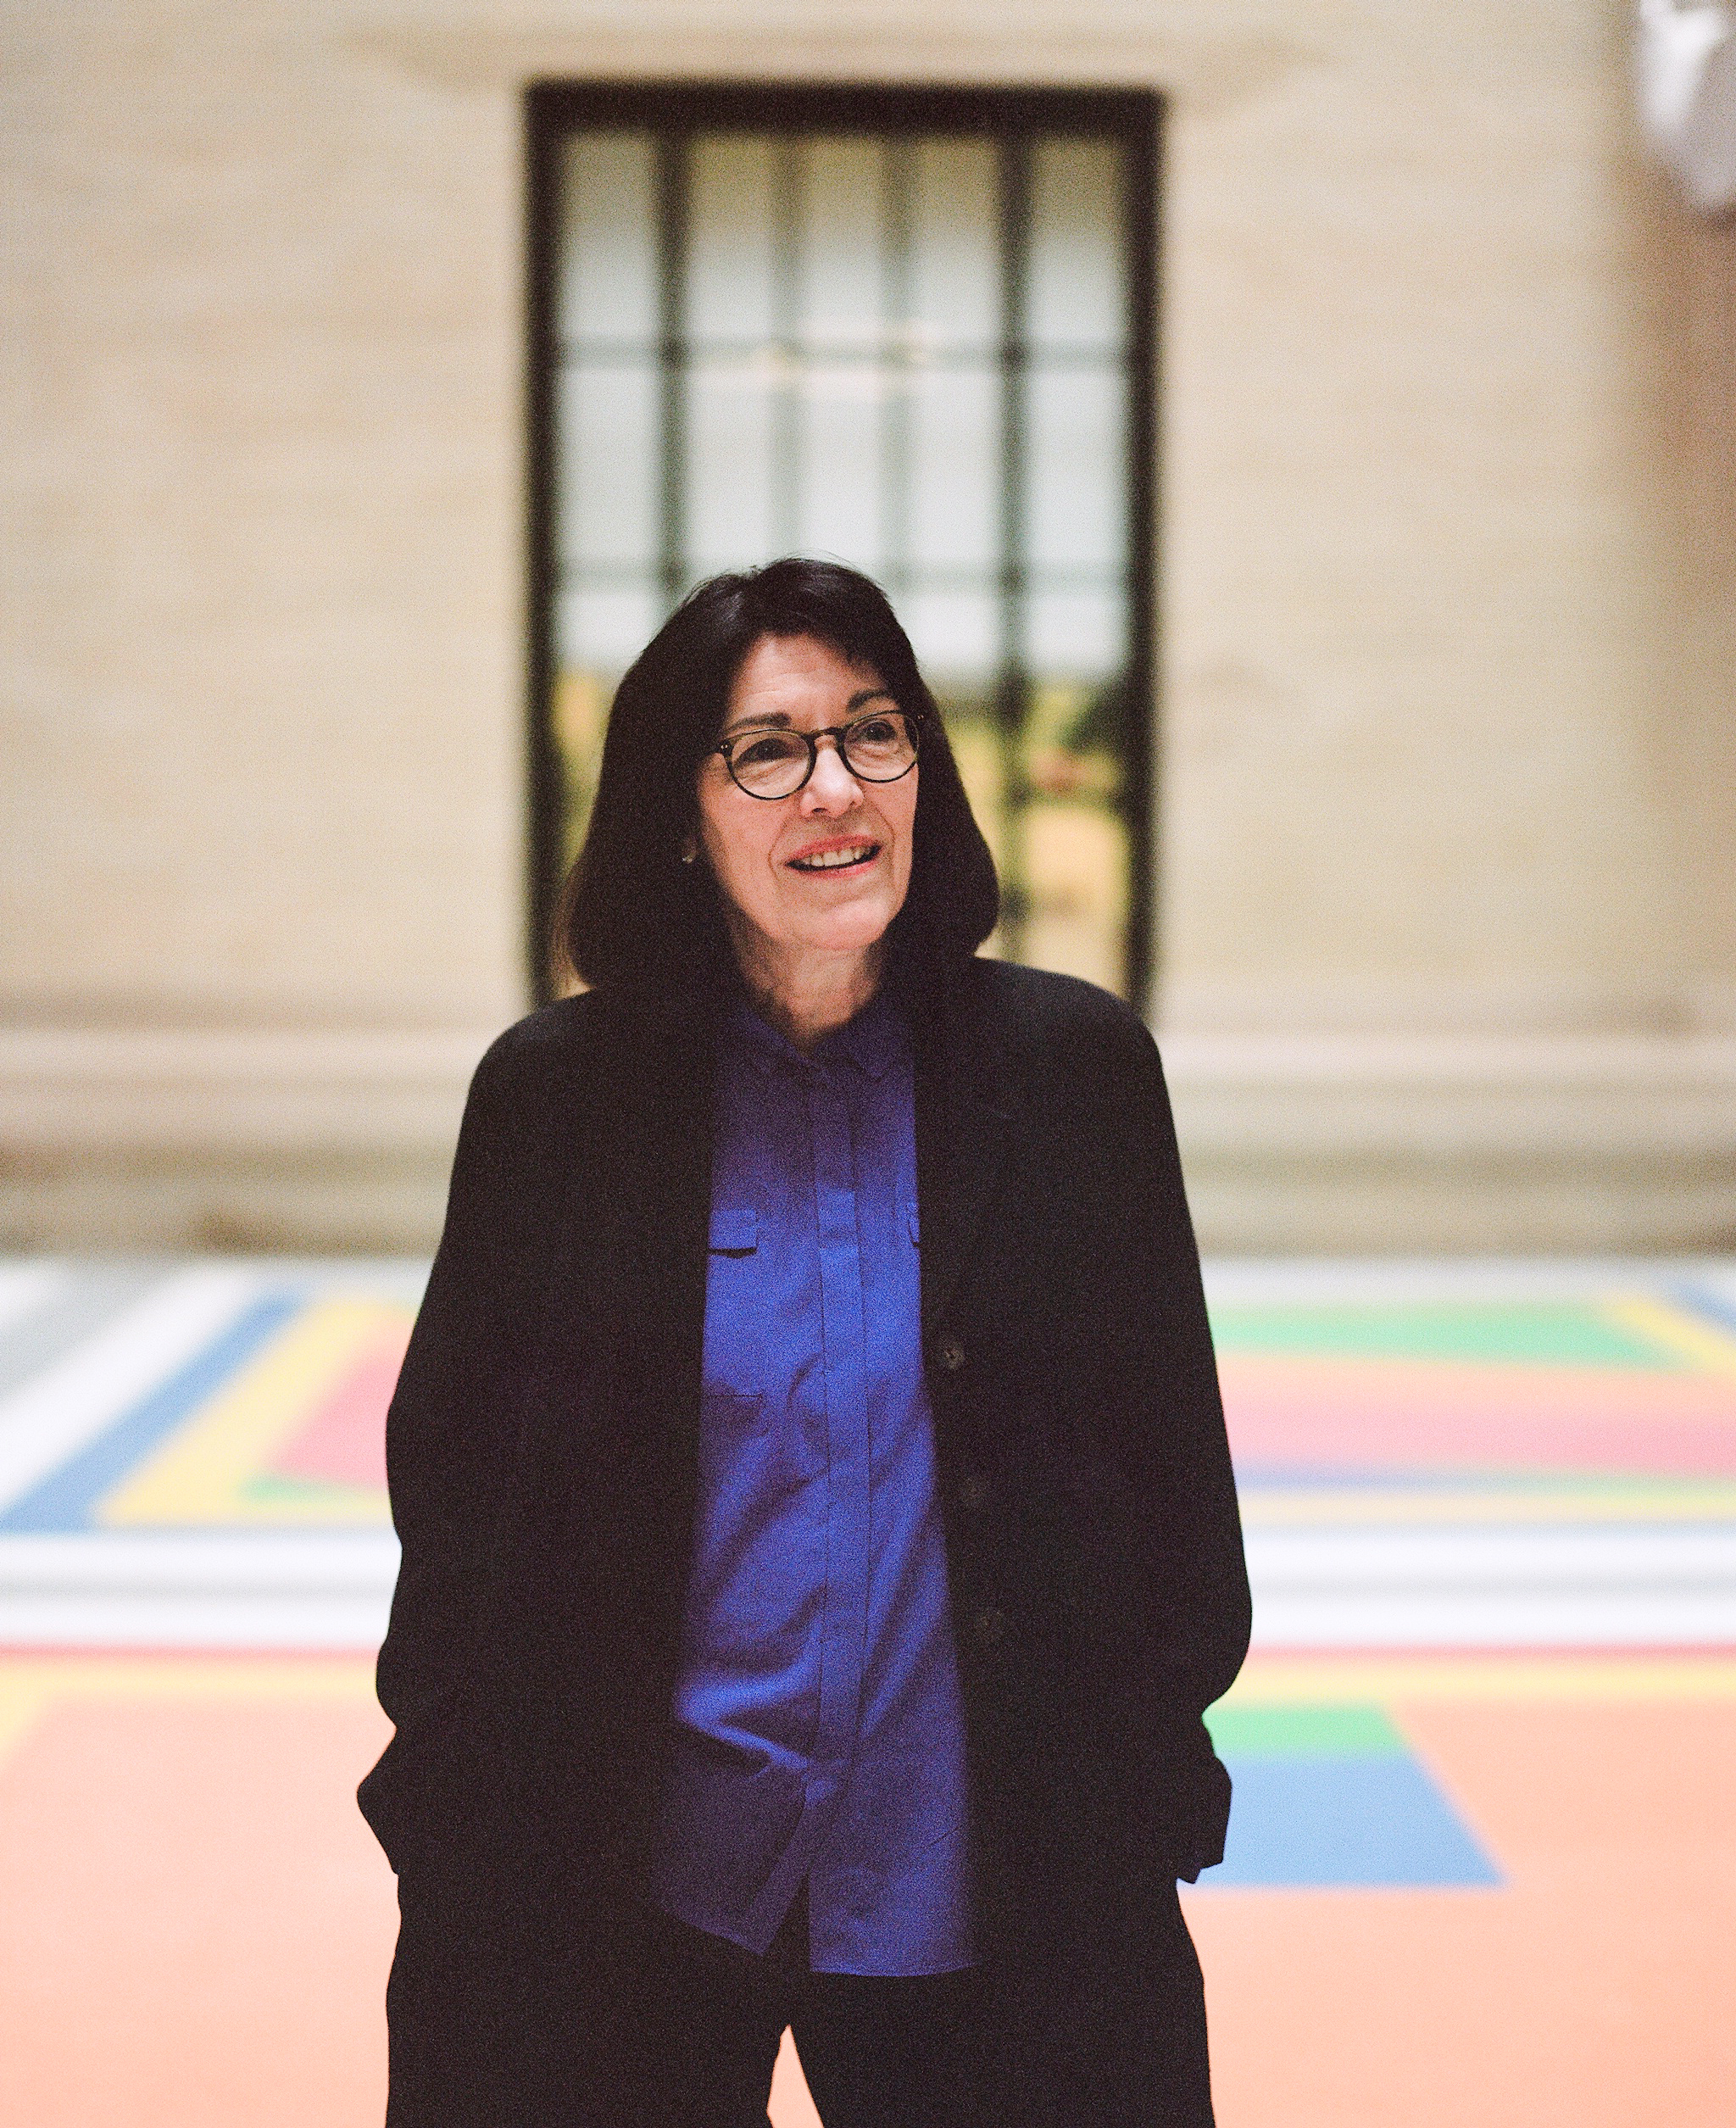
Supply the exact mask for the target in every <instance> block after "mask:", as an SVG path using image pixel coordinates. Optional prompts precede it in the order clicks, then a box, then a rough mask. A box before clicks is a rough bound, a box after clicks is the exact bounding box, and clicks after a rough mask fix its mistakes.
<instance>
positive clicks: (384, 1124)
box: [0, 1028, 1736, 1255]
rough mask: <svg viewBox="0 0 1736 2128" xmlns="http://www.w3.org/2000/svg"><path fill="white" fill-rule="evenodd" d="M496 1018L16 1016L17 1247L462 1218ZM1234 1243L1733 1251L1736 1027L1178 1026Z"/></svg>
mask: <svg viewBox="0 0 1736 2128" xmlns="http://www.w3.org/2000/svg"><path fill="white" fill-rule="evenodd" d="M490 1032H491V1030H487V1029H465V1028H448V1029H437V1030H432V1031H426V1030H425V1031H416V1030H407V1031H380V1030H357V1031H348V1032H346V1031H342V1030H333V1031H319V1032H311V1031H310V1032H303V1031H298V1030H282V1031H269V1030H267V1031H260V1030H245V1031H239V1030H234V1029H211V1028H186V1029H151V1030H145V1031H102V1030H92V1029H85V1028H29V1029H11V1030H0V1247H3V1248H5V1249H8V1250H32V1249H50V1250H103V1249H125V1250H140V1249H145V1250H151V1251H158V1250H162V1251H176V1250H181V1249H187V1248H199V1249H210V1248H220V1249H242V1250H259V1249H264V1250H284V1251H297V1250H304V1249H313V1250H334V1251H348V1250H364V1251H403V1252H405V1253H409V1254H423V1253H426V1251H428V1250H430V1249H431V1247H432V1246H433V1245H434V1242H435V1240H436V1239H437V1236H438V1233H439V1227H440V1220H441V1216H442V1208H443V1205H444V1200H445V1189H446V1176H447V1169H448V1164H449V1162H450V1160H451V1156H452V1145H453V1139H454V1138H455V1136H456V1134H457V1129H458V1122H459V1115H460V1112H461V1111H462V1108H463V1105H464V1095H465V1086H466V1083H468V1079H469V1076H470V1071H471V1069H472V1068H473V1067H474V1065H475V1063H476V1059H477V1058H478V1057H479V1056H481V1052H482V1050H483V1049H484V1047H485V1046H486V1045H487V1040H488V1037H489V1033H490ZM1163 1050H1164V1056H1165V1061H1166V1067H1167V1070H1168V1072H1169V1077H1170V1084H1171V1094H1172V1096H1173V1099H1174V1102H1175V1109H1176V1119H1177V1129H1178V1131H1179V1133H1180V1136H1181V1140H1182V1157H1183V1161H1184V1164H1185V1166H1186V1168H1187V1173H1188V1188H1189V1192H1190V1195H1191V1197H1192V1200H1193V1204H1194V1217H1195V1223H1196V1224H1197V1226H1198V1228H1199V1237H1200V1240H1201V1243H1202V1245H1204V1246H1205V1248H1206V1249H1208V1250H1209V1251H1212V1252H1214V1253H1223V1254H1235V1255H1246V1254H1255V1255H1276V1254H1304V1255H1313V1254H1342V1253H1354V1254H1376V1255H1378V1254H1394V1255H1415V1254H1417V1253H1425V1252H1432V1251H1453V1252H1466V1253H1481V1252H1496V1253H1503V1254H1506V1253H1513V1252H1525V1251H1538V1252H1543V1253H1556V1252H1568V1253H1583V1252H1586V1251H1624V1250H1632V1251H1708V1250H1710V1251H1722V1250H1726V1249H1729V1248H1731V1247H1733V1246H1736V1039H1728V1038H1723V1037H1704V1036H1702V1037H1679V1038H1677V1037H1669V1036H1656V1037H1651V1036H1644V1037H1642V1036H1619V1037H1617V1036H1609V1037H1602V1036H1571V1037H1570V1036H1550V1037H1539V1038H1534V1039H1533V1038H1524V1037H1518V1036H1511V1037H1510V1036H1499V1037H1497V1036H1487V1037H1477V1038H1465V1039H1459V1038H1449V1037H1435V1036H1409V1035H1407V1036H1397V1035H1390V1036H1383V1035H1365V1034H1356V1035H1335V1036H1328V1035H1306V1036H1303V1035H1295V1036H1290V1035H1276V1034H1247V1035H1240V1034H1238V1035H1205V1034H1198V1033H1186V1032H1180V1031H1178V1032H1175V1033H1171V1034H1169V1035H1168V1036H1166V1038H1165V1039H1164V1040H1163Z"/></svg>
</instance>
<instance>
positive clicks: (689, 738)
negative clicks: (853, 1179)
mask: <svg viewBox="0 0 1736 2128" xmlns="http://www.w3.org/2000/svg"><path fill="white" fill-rule="evenodd" d="M765 636H786V637H787V636H812V637H815V638H817V639H818V640H819V641H820V642H821V643H826V644H827V645H828V646H829V647H830V648H831V649H833V650H836V651H837V654H838V655H839V656H840V657H842V658H845V659H847V660H849V662H850V663H851V664H853V665H861V666H867V667H869V668H870V669H871V671H874V672H875V673H876V674H878V676H879V677H880V679H881V681H882V683H883V684H884V685H885V687H886V688H887V689H888V690H889V692H890V693H891V694H892V697H893V700H894V701H895V702H896V703H897V704H898V705H899V708H900V709H901V710H906V711H908V712H910V714H911V715H913V716H917V717H920V718H921V721H922V722H921V767H920V769H919V771H918V776H917V785H916V822H915V840H914V846H913V849H912V852H911V861H910V891H909V893H908V894H907V895H906V897H905V900H904V907H903V909H902V910H900V911H899V915H898V916H897V917H896V919H895V920H894V922H893V927H892V930H891V933H890V934H889V942H890V944H891V946H892V949H893V956H894V964H895V966H897V967H899V968H900V969H901V970H902V971H903V972H904V974H905V975H907V976H917V977H919V978H933V977H937V976H939V975H941V974H942V973H943V969H944V966H945V964H946V963H948V962H949V961H954V960H956V959H958V958H960V957H964V956H968V955H971V954H972V953H974V952H975V951H976V950H977V947H978V946H979V945H981V944H982V941H983V940H984V939H986V938H987V937H988V934H989V933H990V932H991V931H992V930H993V928H994V926H995V922H996V919H997V917H998V916H999V905H1000V891H999V883H998V882H997V880H996V878H995V871H994V860H993V857H992V856H991V855H989V851H988V844H987V843H986V842H984V840H983V838H982V830H981V829H980V828H979V827H977V822H976V818H975V816H973V814H972V813H971V802H970V800H969V799H968V798H966V796H965V787H964V784H963V783H962V782H961V781H960V777H959V771H958V766H957V763H956V762H955V761H954V759H953V752H952V749H951V747H950V746H949V744H947V737H946V731H945V728H944V727H943V724H942V722H941V720H940V714H939V711H938V709H937V708H936V706H935V701H934V697H933V695H932V694H931V693H930V692H929V689H928V686H927V683H926V681H925V680H924V679H923V677H922V675H921V672H920V671H918V670H917V667H916V657H915V652H914V651H913V650H912V649H911V648H910V638H909V637H908V636H907V635H906V634H905V633H904V629H903V628H902V627H900V626H899V620H898V616H896V615H895V614H894V613H893V610H892V607H891V605H890V604H888V603H887V597H886V594H885V593H884V592H882V590H881V588H880V587H879V586H878V584H876V583H874V582H871V580H870V579H869V578H868V577H865V576H863V575H862V574H861V573H860V571H858V570H854V569H847V568H845V567H844V566H843V565H842V564H841V563H838V562H832V561H810V560H804V559H801V558H792V559H789V560H783V561H774V562H771V563H769V564H768V565H766V566H765V568H763V569H752V570H745V571H742V572H740V573H739V574H737V575H731V576H723V577H712V578H711V579H710V581H709V582H706V583H703V584H701V585H699V586H698V588H697V589H696V590H694V591H693V592H691V593H689V594H688V596H687V598H686V599H683V600H682V604H680V605H679V606H678V607H676V610H675V611H674V612H673V613H672V614H671V615H670V617H669V619H668V620H667V621H665V622H664V624H663V626H662V627H660V628H659V630H658V632H657V633H656V634H655V635H654V637H653V638H652V639H651V641H650V642H649V643H648V644H647V645H646V647H645V649H644V650H643V652H642V654H641V655H640V656H639V657H638V658H637V660H636V661H635V662H634V664H633V666H632V668H631V669H630V670H629V671H628V672H627V674H626V677H624V678H623V680H622V681H621V683H620V687H619V688H617V689H616V690H615V704H614V706H613V708H612V709H611V710H610V711H609V729H608V733H607V735H606V736H605V738H604V744H603V766H602V771H601V773H600V775H599V777H598V783H597V797H596V802H595V803H594V805H593V807H592V809H591V820H590V826H589V827H588V829H587V833H586V836H585V842H584V847H583V848H582V849H581V850H580V852H579V855H578V857H577V860H576V861H575V863H574V865H573V867H572V870H571V872H570V873H569V875H568V877H567V881H566V885H565V890H564V892H563V893H562V895H561V898H560V903H559V911H558V913H557V917H556V924H555V937H554V955H555V969H556V975H557V978H562V977H565V976H566V975H568V974H571V975H576V977H577V978H579V979H580V981H581V982H583V983H589V984H590V985H591V986H592V987H593V988H594V989H639V990H643V989H649V990H652V991H656V992H662V993H664V994H675V993H680V992H686V991H690V990H691V989H693V987H694V986H696V985H702V986H703V985H705V984H707V983H717V982H720V981H721V982H727V981H729V980H730V979H732V976H733V971H734V960H733V955H732V951H731V949H730V945H729V942H728V934H727V933H726V930H725V928H724V925H723V922H722V914H721V909H720V906H719V902H718V890H717V888H716V885H715V882H714V880H713V878H712V877H711V870H710V867H709V866H708V865H707V864H706V863H705V862H704V860H703V857H702V859H701V860H700V861H699V862H698V863H695V864H691V865H687V864H683V863H682V848H683V846H684V844H686V842H687V837H688V836H689V834H690V833H693V831H694V829H695V827H696V825H697V817H698V811H697V802H696V798H695V788H694V787H695V782H696V779H697V776H698V768H699V765H700V763H701V762H702V761H703V760H704V757H705V755H706V753H707V752H708V750H709V749H710V748H712V747H713V746H715V744H717V737H718V734H719V733H720V732H721V730H722V728H723V722H724V716H725V714H726V710H727V709H728V706H729V699H730V694H731V691H732V688H734V685H735V680H736V675H737V672H739V671H740V670H741V667H742V663H743V660H744V659H745V658H746V656H747V655H748V651H749V650H751V649H753V647H754V644H755V643H758V642H760V640H761V638H764V637H765Z"/></svg>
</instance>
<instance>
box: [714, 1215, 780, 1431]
mask: <svg viewBox="0 0 1736 2128" xmlns="http://www.w3.org/2000/svg"><path fill="white" fill-rule="evenodd" d="M709 1251H710V1253H709V1256H708V1258H707V1261H706V1274H705V1377H704V1379H705V1394H706V1397H707V1399H708V1401H709V1399H711V1398H713V1397H716V1396H728V1397H734V1398H738V1399H739V1398H744V1397H749V1396H751V1397H753V1398H754V1400H755V1401H756V1402H757V1401H758V1400H759V1398H760V1395H761V1394H762V1393H763V1391H764V1390H765V1381H764V1379H762V1378H763V1375H764V1373H765V1341H764V1331H765V1322H764V1315H765V1305H766V1301H767V1298H768V1296H767V1294H766V1291H765V1283H766V1273H767V1271H768V1268H769V1258H768V1256H767V1255H766V1253H765V1251H762V1250H761V1248H760V1213H759V1211H758V1208H757V1207H756V1206H752V1205H719V1206H714V1207H713V1210H712V1213H711V1230H710V1239H709Z"/></svg>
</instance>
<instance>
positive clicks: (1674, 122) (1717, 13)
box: [1639, 0, 1736, 214]
mask: <svg viewBox="0 0 1736 2128" xmlns="http://www.w3.org/2000/svg"><path fill="white" fill-rule="evenodd" d="M1639 115H1640V122H1641V124H1642V125H1643V126H1644V130H1645V135H1646V138H1647V139H1648V141H1650V143H1651V147H1652V150H1653V152H1654V153H1655V154H1656V156H1657V158H1658V159H1659V160H1660V161H1661V163H1663V164H1665V165H1666V168H1667V169H1669V170H1671V171H1672V172H1673V174H1674V175H1675V177H1676V179H1677V181H1678V183H1679V184H1680V185H1681V187H1682V189H1683V192H1685V193H1686V194H1687V196H1688V198H1689V201H1690V203H1692V204H1693V205H1694V207H1696V208H1698V209H1699V210H1700V213H1701V214H1726V213H1728V212H1729V211H1730V209H1733V208H1736V8H1730V7H1728V6H1723V5H1719V4H1710V5H1709V4H1704V3H1703V0H1685V3H1683V4H1678V0H1639Z"/></svg>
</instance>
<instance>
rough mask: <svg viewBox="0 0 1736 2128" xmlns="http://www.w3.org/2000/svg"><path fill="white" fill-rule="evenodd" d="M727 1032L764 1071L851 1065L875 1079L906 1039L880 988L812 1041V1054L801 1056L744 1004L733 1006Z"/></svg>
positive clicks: (890, 1064) (902, 1048) (881, 1075)
mask: <svg viewBox="0 0 1736 2128" xmlns="http://www.w3.org/2000/svg"><path fill="white" fill-rule="evenodd" d="M730 1033H731V1035H732V1038H733V1039H735V1040H736V1041H737V1042H738V1043H739V1044H740V1045H742V1047H743V1050H745V1051H746V1054H747V1056H748V1061H749V1062H750V1063H752V1064H754V1065H755V1066H756V1067H758V1068H759V1069H760V1071H763V1072H769V1071H771V1070H773V1069H774V1068H776V1067H778V1066H782V1067H784V1068H785V1069H786V1070H787V1069H790V1068H792V1067H793V1068H794V1069H796V1070H798V1071H812V1070H813V1069H815V1067H818V1066H823V1065H831V1066H837V1065H838V1064H854V1066H855V1067H856V1069H857V1070H858V1071H860V1072H864V1073H865V1074H866V1076H867V1077H868V1078H876V1079H877V1078H884V1077H885V1076H886V1074H887V1072H889V1071H890V1070H891V1069H892V1068H893V1065H895V1064H896V1063H897V1062H898V1061H899V1058H900V1056H903V1055H904V1051H905V1049H906V1047H907V1044H908V1036H907V1035H906V1033H905V1029H904V1021H903V1019H902V1018H901V1017H900V1016H899V1011H898V1008H897V1007H896V1006H894V1005H893V1004H892V1003H891V1002H890V1000H888V999H887V995H886V993H885V992H884V991H883V990H882V991H879V992H877V993H876V995H875V996H873V997H872V998H871V999H870V1000H869V1001H868V1003H867V1004H866V1005H865V1006H863V1007H862V1010H861V1011H860V1012H859V1013H857V1015H856V1017H854V1019H853V1020H850V1021H848V1022H846V1023H845V1024H844V1025H843V1027H841V1028H837V1029H835V1030H834V1032H833V1033H830V1034H828V1035H827V1036H826V1039H824V1040H823V1041H822V1042H821V1043H819V1044H817V1045H816V1046H815V1050H814V1053H813V1055H812V1056H803V1054H802V1052H801V1051H800V1050H798V1049H797V1048H796V1047H795V1045H793V1043H791V1042H788V1041H786V1040H785V1039H784V1037H783V1036H782V1034H780V1033H778V1031H777V1029H776V1028H775V1027H771V1026H769V1025H768V1024H767V1023H766V1022H765V1021H764V1020H762V1019H761V1018H760V1015H759V1014H758V1013H757V1012H756V1011H754V1008H753V1006H751V1005H748V1004H746V1003H743V1004H741V1005H738V1006H737V1007H736V1010H735V1011H734V1013H733V1014H732V1016H731V1020H730Z"/></svg>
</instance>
